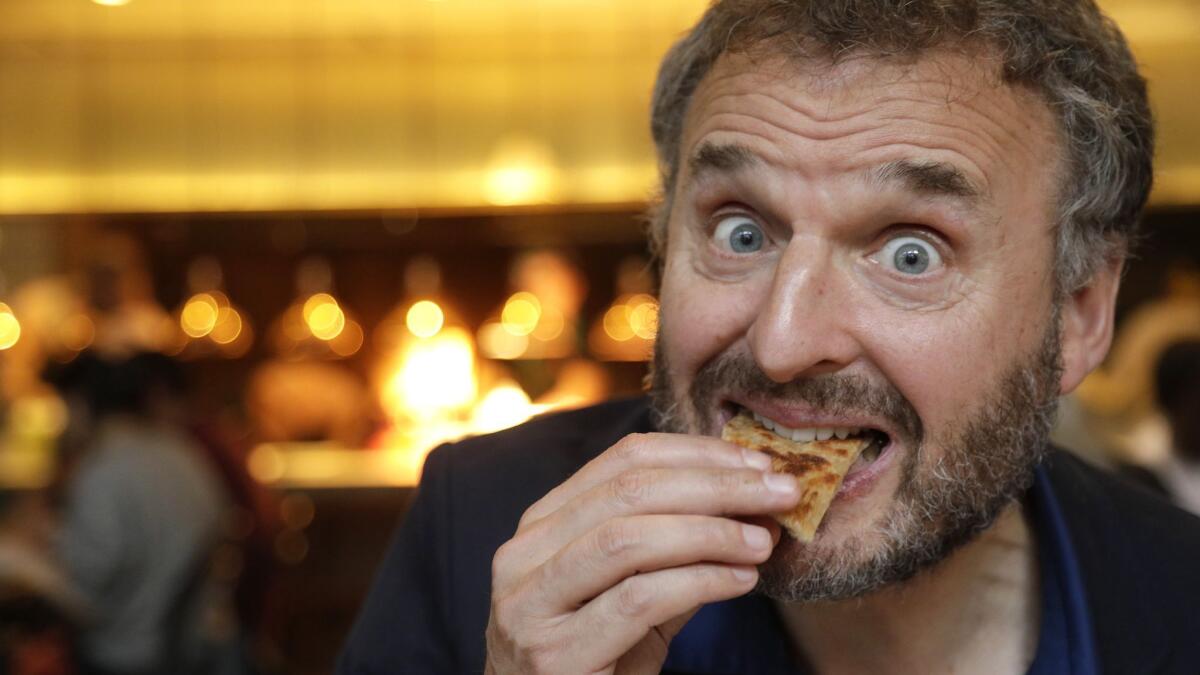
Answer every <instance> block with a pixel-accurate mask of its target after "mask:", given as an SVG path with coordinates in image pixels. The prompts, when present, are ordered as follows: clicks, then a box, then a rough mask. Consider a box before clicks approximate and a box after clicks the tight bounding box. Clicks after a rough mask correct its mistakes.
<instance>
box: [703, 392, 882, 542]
mask: <svg viewBox="0 0 1200 675" xmlns="http://www.w3.org/2000/svg"><path fill="white" fill-rule="evenodd" d="M721 438H722V439H724V440H726V441H729V442H730V443H735V444H737V445H740V446H742V447H744V448H749V449H751V450H757V451H759V452H763V453H766V454H767V455H770V457H771V464H772V467H773V469H774V470H775V471H776V472H778V473H790V474H792V475H793V476H795V477H796V478H797V482H798V483H799V484H800V503H799V504H798V505H797V506H796V508H795V509H792V510H791V511H789V512H787V513H778V514H775V516H774V517H775V520H778V521H779V523H780V524H781V525H783V527H784V528H785V529H787V531H788V532H789V533H790V534H791V535H792V536H793V537H795V538H796V539H799V540H800V541H803V542H806V543H807V542H810V541H812V539H813V535H814V534H816V532H817V526H819V525H820V524H821V519H822V518H824V517H825V512H826V511H827V510H828V509H829V505H830V504H831V503H832V502H833V498H834V496H835V495H837V491H838V488H839V487H841V485H842V479H843V478H844V477H845V476H846V472H847V471H849V470H850V466H851V465H852V464H854V461H855V460H856V459H858V456H859V454H861V453H862V451H863V450H864V449H865V448H866V447H867V446H868V445H869V444H870V440H869V439H866V438H847V439H845V440H841V439H837V438H831V439H829V440H827V441H810V442H807V443H805V442H801V441H793V440H791V439H790V438H784V437H782V436H780V435H778V434H776V433H775V432H773V431H771V430H769V429H767V428H766V427H764V426H763V425H762V424H760V423H759V422H758V421H756V420H755V419H754V417H752V416H751V415H750V413H749V412H746V411H745V410H743V411H741V412H740V413H738V414H737V415H735V416H734V418H733V419H731V420H729V423H728V424H726V425H725V428H724V430H722V432H721Z"/></svg>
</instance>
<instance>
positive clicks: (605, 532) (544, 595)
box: [523, 515, 774, 616]
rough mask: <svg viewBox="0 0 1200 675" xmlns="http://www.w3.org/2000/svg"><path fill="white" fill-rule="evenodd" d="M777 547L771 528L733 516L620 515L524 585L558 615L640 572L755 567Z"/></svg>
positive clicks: (546, 611)
mask: <svg viewBox="0 0 1200 675" xmlns="http://www.w3.org/2000/svg"><path fill="white" fill-rule="evenodd" d="M773 545H774V541H773V539H772V535H771V532H770V531H769V530H767V529H766V528H763V527H759V526H757V525H751V524H747V523H739V522H737V521H735V520H730V519H728V518H715V517H711V516H662V515H656V516H632V517H623V518H616V519H613V520H610V521H608V522H606V523H604V524H603V525H601V526H599V527H597V528H595V529H593V530H591V531H590V532H588V533H587V534H586V535H584V536H583V537H580V538H579V539H577V540H575V541H573V542H571V543H570V544H568V545H567V546H566V548H564V549H563V550H561V551H559V552H558V553H557V554H555V555H554V556H553V557H552V558H551V559H550V560H548V561H547V562H546V563H545V564H544V565H542V566H541V567H540V568H539V569H538V570H537V571H536V572H535V573H534V574H532V575H530V576H529V579H528V580H527V581H526V582H525V584H526V585H528V586H529V587H530V588H529V589H528V590H529V591H530V592H529V594H528V595H529V598H530V603H531V604H532V605H533V606H532V607H531V610H532V611H534V612H535V613H539V614H542V615H544V616H554V615H556V614H559V613H563V612H567V611H570V610H571V609H573V608H575V607H578V606H579V605H581V604H583V603H585V602H587V601H588V600H590V599H592V598H594V597H596V596H598V595H600V594H601V593H603V592H604V591H605V590H607V589H608V588H611V587H613V586H615V585H617V584H618V583H620V581H621V580H622V579H625V578H626V577H630V576H633V575H635V574H637V573H639V572H648V571H653V570H659V569H665V568H668V567H677V566H681V565H687V564H691V563H695V562H697V561H706V562H720V563H732V564H738V565H756V564H758V563H761V562H764V561H766V559H767V558H768V557H770V555H771V549H772V547H773ZM533 589H536V591H533ZM523 590H525V589H523ZM538 605H540V606H538Z"/></svg>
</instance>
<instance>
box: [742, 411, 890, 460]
mask: <svg viewBox="0 0 1200 675" xmlns="http://www.w3.org/2000/svg"><path fill="white" fill-rule="evenodd" d="M730 408H731V410H732V413H733V414H736V413H737V412H738V411H740V410H745V411H746V412H748V413H750V414H751V415H752V416H753V417H754V420H755V421H756V422H758V423H759V424H761V425H762V426H763V427H765V428H766V429H768V430H770V431H771V432H772V433H774V434H775V435H777V436H780V437H782V438H786V439H789V440H792V441H795V442H798V443H811V442H814V441H827V440H830V439H834V438H836V439H842V440H846V439H851V440H853V439H858V440H862V441H865V442H866V443H867V446H866V447H865V448H863V450H862V452H861V453H859V455H858V459H856V460H855V461H854V464H852V465H851V466H850V469H849V471H848V472H847V475H852V474H855V473H858V472H859V471H861V470H863V469H865V468H867V467H869V466H870V465H872V464H874V463H875V462H876V461H877V460H878V459H879V458H880V456H882V454H883V451H884V450H885V449H887V448H888V447H889V445H890V443H891V437H890V436H889V435H888V434H887V433H886V432H885V431H883V430H881V429H877V428H873V427H860V426H849V425H847V426H833V425H831V426H797V427H789V426H787V425H785V424H782V423H780V422H777V421H775V420H773V419H771V418H770V417H767V416H766V415H763V414H761V413H758V412H756V411H754V410H750V409H749V408H744V407H742V406H740V405H734V406H730Z"/></svg>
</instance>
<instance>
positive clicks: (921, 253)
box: [876, 237, 942, 276]
mask: <svg viewBox="0 0 1200 675" xmlns="http://www.w3.org/2000/svg"><path fill="white" fill-rule="evenodd" d="M876 260H877V261H879V262H881V263H883V264H884V265H888V266H890V267H891V268H892V269H895V270H896V271H897V272H900V273H901V274H911V275H913V276H916V275H918V274H924V273H925V272H928V271H930V270H936V269H938V268H939V267H941V265H942V256H941V255H939V254H938V252H937V249H936V248H934V247H933V246H932V245H930V244H929V242H927V241H925V240H924V239H921V238H919V237H896V238H895V239H893V240H891V241H889V242H888V243H887V244H885V245H884V247H883V249H882V250H880V251H879V253H878V254H876Z"/></svg>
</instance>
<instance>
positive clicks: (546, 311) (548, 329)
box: [533, 307, 566, 342]
mask: <svg viewBox="0 0 1200 675" xmlns="http://www.w3.org/2000/svg"><path fill="white" fill-rule="evenodd" d="M565 325H566V321H565V320H564V319H563V314H562V312H560V311H558V310H557V309H555V308H553V307H545V308H543V310H542V315H541V318H540V319H539V321H538V323H537V325H536V326H534V328H533V337H534V338H536V339H538V340H541V341H543V342H550V341H551V340H557V339H558V336H560V335H562V332H563V326H565Z"/></svg>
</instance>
